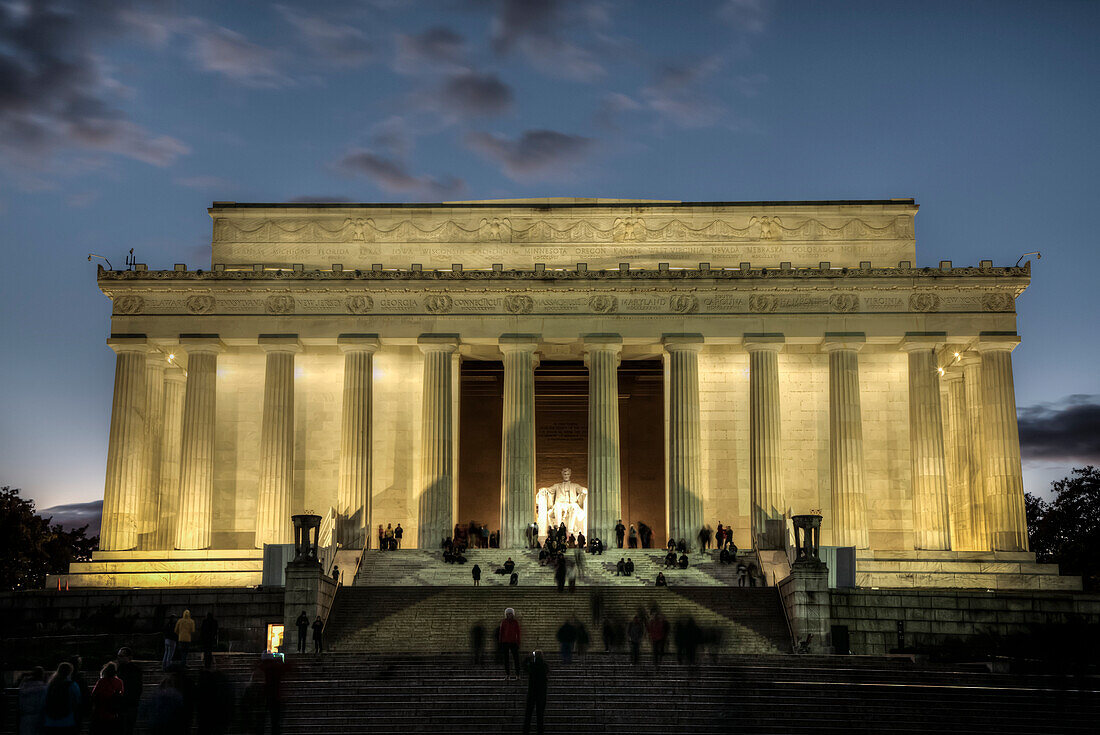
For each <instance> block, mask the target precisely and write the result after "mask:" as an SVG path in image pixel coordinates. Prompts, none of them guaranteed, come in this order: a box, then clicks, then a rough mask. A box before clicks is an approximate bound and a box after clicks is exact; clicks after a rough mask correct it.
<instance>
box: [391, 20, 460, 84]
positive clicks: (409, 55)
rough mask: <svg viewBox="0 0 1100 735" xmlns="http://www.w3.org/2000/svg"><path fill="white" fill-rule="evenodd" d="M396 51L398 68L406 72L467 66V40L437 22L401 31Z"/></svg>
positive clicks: (395, 56)
mask: <svg viewBox="0 0 1100 735" xmlns="http://www.w3.org/2000/svg"><path fill="white" fill-rule="evenodd" d="M396 46H397V48H396V52H395V54H394V62H393V66H394V70H395V71H398V72H400V73H402V74H413V73H416V72H420V71H426V70H427V71H432V70H439V69H443V70H450V71H457V70H459V69H460V68H463V67H465V66H466V61H465V56H466V48H465V46H466V40H465V39H464V38H463V37H462V36H461V35H460V34H459V33H457V32H456V31H454V30H452V29H450V28H447V27H445V26H435V27H433V28H429V29H428V30H426V31H424V32H423V33H418V34H413V35H404V34H399V35H398V36H397V40H396Z"/></svg>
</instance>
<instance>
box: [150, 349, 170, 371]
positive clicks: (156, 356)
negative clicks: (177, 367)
mask: <svg viewBox="0 0 1100 735" xmlns="http://www.w3.org/2000/svg"><path fill="white" fill-rule="evenodd" d="M145 366H146V367H155V368H166V367H168V355H166V354H164V353H163V352H161V351H160V350H158V349H156V348H155V347H152V346H150V347H149V351H148V352H147V353H146V355H145Z"/></svg>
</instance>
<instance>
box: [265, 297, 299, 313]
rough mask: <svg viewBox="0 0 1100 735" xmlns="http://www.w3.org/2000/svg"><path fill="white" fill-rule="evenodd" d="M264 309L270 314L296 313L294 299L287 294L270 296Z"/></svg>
mask: <svg viewBox="0 0 1100 735" xmlns="http://www.w3.org/2000/svg"><path fill="white" fill-rule="evenodd" d="M264 309H265V310H266V311H267V313H268V314H290V313H291V312H293V311H294V297H293V296H290V295H287V294H282V295H277V296H268V297H267V300H266V301H264Z"/></svg>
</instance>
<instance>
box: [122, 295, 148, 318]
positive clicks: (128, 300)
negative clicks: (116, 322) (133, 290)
mask: <svg viewBox="0 0 1100 735" xmlns="http://www.w3.org/2000/svg"><path fill="white" fill-rule="evenodd" d="M144 308H145V299H143V298H141V297H140V296H129V295H128V296H119V297H118V298H117V299H115V313H116V314H137V313H139V312H140V311H141V310H142V309H144Z"/></svg>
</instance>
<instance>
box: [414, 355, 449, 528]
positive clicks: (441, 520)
mask: <svg viewBox="0 0 1100 735" xmlns="http://www.w3.org/2000/svg"><path fill="white" fill-rule="evenodd" d="M418 342H419V345H420V349H421V351H422V352H423V353H424V383H423V398H422V406H421V414H420V415H421V418H420V482H421V491H420V498H419V499H418V503H417V506H418V531H417V544H418V546H419V547H420V548H422V549H436V548H439V544H440V543H441V542H442V541H443V539H444V538H446V537H447V536H449V535H451V533H452V526H453V525H454V426H453V415H454V407H453V402H454V391H453V389H452V381H451V377H452V370H451V359H452V355H453V354H454V352H455V350H456V349H458V338H457V337H452V336H444V337H441V336H424V337H421V338H420V339H419V341H418Z"/></svg>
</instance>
